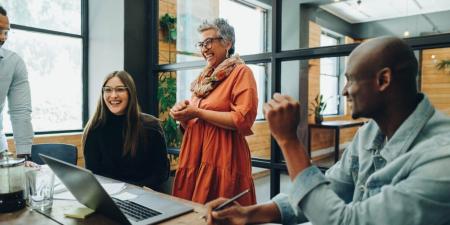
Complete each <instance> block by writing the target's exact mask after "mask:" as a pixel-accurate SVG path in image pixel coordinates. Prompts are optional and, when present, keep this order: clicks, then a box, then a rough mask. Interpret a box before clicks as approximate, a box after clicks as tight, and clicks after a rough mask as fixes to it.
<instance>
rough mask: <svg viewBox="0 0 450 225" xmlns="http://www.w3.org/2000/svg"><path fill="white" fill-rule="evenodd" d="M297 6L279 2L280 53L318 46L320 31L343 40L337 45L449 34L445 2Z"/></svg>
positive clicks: (388, 0) (381, 0) (416, 0)
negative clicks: (280, 9)
mask: <svg viewBox="0 0 450 225" xmlns="http://www.w3.org/2000/svg"><path fill="white" fill-rule="evenodd" d="M301 2H302V1H282V20H281V21H282V42H281V43H282V49H283V50H291V49H297V48H310V47H319V46H321V45H320V38H319V37H318V35H319V34H320V31H321V30H323V29H327V30H329V31H332V32H333V33H336V34H339V36H343V37H344V39H343V41H342V42H340V43H339V44H347V43H352V42H354V41H361V40H365V39H368V38H373V37H378V36H384V35H391V36H398V37H402V38H408V37H419V36H429V35H438V34H442V33H448V32H450V23H448V22H447V21H449V20H450V4H448V0H433V1H425V0H401V1H399V0H377V1H364V0H363V1H304V2H305V3H301ZM337 44H338V43H337ZM326 45H331V44H326ZM333 45H335V44H333ZM322 46H323V45H322Z"/></svg>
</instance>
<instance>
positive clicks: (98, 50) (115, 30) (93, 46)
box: [88, 0, 124, 116]
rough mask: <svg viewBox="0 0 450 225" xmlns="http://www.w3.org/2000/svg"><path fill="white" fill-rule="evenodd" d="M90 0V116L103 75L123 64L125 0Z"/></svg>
mask: <svg viewBox="0 0 450 225" xmlns="http://www.w3.org/2000/svg"><path fill="white" fill-rule="evenodd" d="M88 2H89V71H88V76H89V79H88V82H89V87H88V91H89V94H88V96H89V116H91V115H92V114H93V113H94V111H95V108H96V105H97V101H98V98H99V96H100V90H101V85H102V82H103V79H104V77H105V76H106V75H107V74H109V73H110V72H112V71H114V70H122V69H123V67H124V65H123V64H124V0H108V1H107V2H106V1H102V0H90V1H88Z"/></svg>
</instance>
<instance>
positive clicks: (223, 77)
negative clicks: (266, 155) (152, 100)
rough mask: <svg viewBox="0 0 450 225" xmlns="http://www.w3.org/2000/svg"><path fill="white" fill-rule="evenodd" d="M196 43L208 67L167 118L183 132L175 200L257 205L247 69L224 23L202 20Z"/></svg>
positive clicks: (252, 90) (252, 86)
mask: <svg viewBox="0 0 450 225" xmlns="http://www.w3.org/2000/svg"><path fill="white" fill-rule="evenodd" d="M198 31H199V32H200V34H201V38H202V40H203V41H201V42H199V43H198V44H197V46H198V48H199V50H200V51H201V54H202V56H203V57H204V59H205V60H206V62H207V65H206V67H205V68H204V69H203V71H202V72H201V73H200V75H199V76H198V77H197V79H195V80H194V81H193V82H192V84H191V91H192V98H191V100H184V101H181V102H179V103H177V104H175V106H173V107H172V109H171V111H170V115H171V116H172V117H173V118H174V119H175V120H177V121H179V122H180V123H181V126H182V128H183V129H184V137H183V143H182V145H181V152H180V160H179V167H178V170H177V173H176V176H175V181H174V186H173V195H174V196H177V197H181V198H184V199H187V200H191V201H195V202H199V203H206V202H208V201H211V200H213V199H216V198H218V197H227V198H230V197H233V196H234V195H236V194H238V193H241V192H242V191H244V190H247V189H249V194H247V195H244V196H243V197H241V198H239V199H238V200H237V202H239V203H240V204H241V205H252V204H255V203H256V197H255V187H254V184H253V179H252V173H251V156H250V150H249V147H248V144H247V141H246V140H245V136H247V135H251V134H252V131H251V127H252V125H253V123H254V121H255V118H256V111H257V105H258V97H257V92H256V82H255V79H254V77H253V73H252V71H251V70H250V68H249V67H248V66H247V65H245V63H244V61H242V60H241V58H239V56H238V55H233V53H234V42H235V40H234V28H233V27H232V26H230V25H229V24H228V22H227V21H226V20H224V19H215V20H214V21H213V22H212V23H209V22H207V21H205V22H204V23H203V24H202V25H200V27H199V28H198Z"/></svg>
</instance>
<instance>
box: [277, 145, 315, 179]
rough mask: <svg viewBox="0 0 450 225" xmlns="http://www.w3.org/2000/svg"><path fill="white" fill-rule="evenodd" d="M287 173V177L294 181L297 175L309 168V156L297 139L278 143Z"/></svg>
mask: <svg viewBox="0 0 450 225" xmlns="http://www.w3.org/2000/svg"><path fill="white" fill-rule="evenodd" d="M277 142H278V144H279V145H280V148H281V151H282V152H283V155H284V158H285V159H286V165H287V168H288V172H289V177H290V178H291V180H294V179H295V177H297V175H298V174H299V173H301V172H302V171H303V170H304V169H306V168H308V167H309V166H311V162H310V160H309V156H308V155H307V154H306V151H305V148H304V146H303V145H302V144H301V143H300V141H298V140H297V139H290V140H282V141H278V140H277Z"/></svg>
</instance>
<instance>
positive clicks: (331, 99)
mask: <svg viewBox="0 0 450 225" xmlns="http://www.w3.org/2000/svg"><path fill="white" fill-rule="evenodd" d="M338 85H339V80H338V78H337V77H332V76H320V94H322V95H323V99H324V102H325V103H326V104H327V107H326V108H325V110H324V111H323V113H322V114H323V115H336V114H338V112H339V111H338V106H339V94H338V93H339V90H338Z"/></svg>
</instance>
